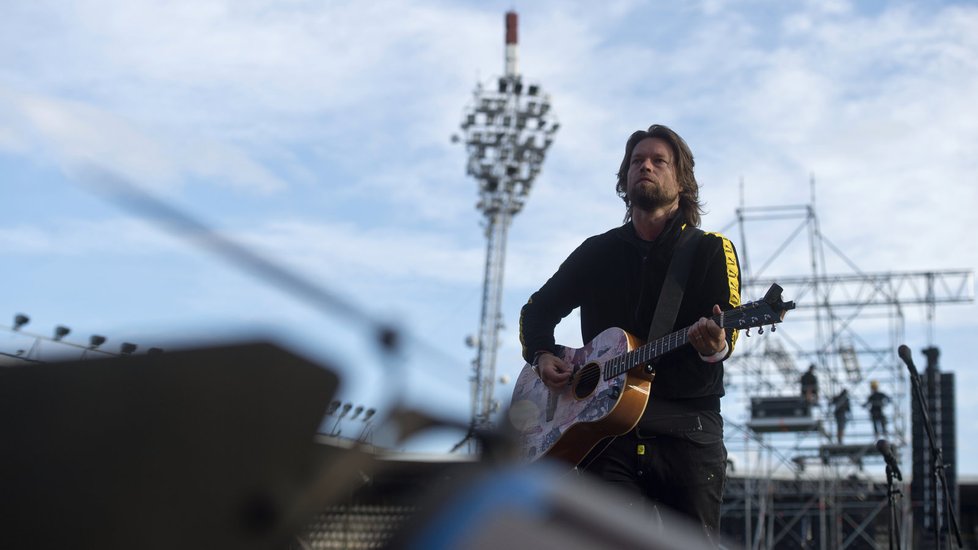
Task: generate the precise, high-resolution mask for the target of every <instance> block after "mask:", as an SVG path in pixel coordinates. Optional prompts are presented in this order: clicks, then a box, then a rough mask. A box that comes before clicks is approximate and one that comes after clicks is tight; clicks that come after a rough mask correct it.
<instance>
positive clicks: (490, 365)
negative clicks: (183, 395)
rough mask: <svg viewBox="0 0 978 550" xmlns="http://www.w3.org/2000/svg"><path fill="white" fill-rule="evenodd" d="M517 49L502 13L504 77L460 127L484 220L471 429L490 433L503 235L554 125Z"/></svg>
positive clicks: (479, 89) (476, 101)
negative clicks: (521, 70) (528, 79)
mask: <svg viewBox="0 0 978 550" xmlns="http://www.w3.org/2000/svg"><path fill="white" fill-rule="evenodd" d="M516 46H517V16H516V13H515V12H512V11H510V12H507V13H506V50H505V69H506V71H505V74H504V75H503V76H501V77H499V78H498V79H497V80H496V81H495V82H493V83H492V85H490V86H487V87H484V86H483V85H482V84H481V83H480V84H477V86H476V89H475V92H474V94H473V99H472V104H471V105H469V106H468V107H467V109H466V112H465V114H464V115H463V118H462V125H461V128H462V131H463V133H464V137H463V138H462V140H463V142H464V143H465V149H466V152H467V153H468V166H467V170H466V172H467V173H468V175H470V176H472V177H474V178H475V179H476V180H477V181H478V182H479V202H478V204H476V208H478V209H479V210H480V211H481V212H482V214H483V215H484V216H485V234H486V241H487V245H486V263H485V273H484V286H483V293H482V316H481V321H480V323H479V333H478V336H477V337H476V338H474V341H473V342H472V344H474V345H475V346H476V347H477V349H478V355H477V356H476V358H475V360H474V361H473V376H472V428H473V429H487V428H489V427H490V426H491V425H492V421H491V416H492V414H493V413H494V412H495V411H496V410H497V409H498V402H497V401H496V400H495V398H494V387H495V384H494V382H495V372H496V350H497V348H498V347H499V341H498V336H499V331H500V329H501V328H502V321H501V319H502V316H501V313H500V308H501V301H502V290H503V266H504V263H505V258H506V234H507V230H508V229H509V225H510V222H511V221H512V218H513V216H515V215H516V214H517V213H519V211H520V210H521V209H522V208H523V204H524V202H525V201H526V198H527V196H528V195H529V192H530V188H531V187H532V185H533V181H534V179H535V178H536V176H537V175H538V174H539V173H540V169H541V166H542V165H543V159H544V156H545V155H546V152H547V149H548V148H549V147H550V144H551V143H553V136H554V134H555V133H556V131H557V128H558V127H559V125H558V124H557V123H556V120H555V118H554V115H553V112H552V111H551V109H550V97H549V96H548V95H547V94H545V93H543V92H542V90H541V88H540V86H539V85H537V84H533V83H528V82H524V80H523V77H522V76H521V75H520V73H519V71H518V69H517V55H516V54H517V50H516Z"/></svg>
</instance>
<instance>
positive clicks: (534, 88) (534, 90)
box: [527, 84, 540, 95]
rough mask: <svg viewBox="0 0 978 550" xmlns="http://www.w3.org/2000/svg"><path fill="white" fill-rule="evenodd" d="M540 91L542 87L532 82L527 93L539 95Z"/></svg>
mask: <svg viewBox="0 0 978 550" xmlns="http://www.w3.org/2000/svg"><path fill="white" fill-rule="evenodd" d="M539 91H540V87H539V86H537V85H536V84H530V87H529V88H528V89H527V93H528V94H530V95H537V92H539Z"/></svg>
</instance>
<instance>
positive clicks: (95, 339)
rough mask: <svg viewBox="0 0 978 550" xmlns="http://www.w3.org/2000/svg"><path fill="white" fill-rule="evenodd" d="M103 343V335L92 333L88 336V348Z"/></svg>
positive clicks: (93, 347)
mask: <svg viewBox="0 0 978 550" xmlns="http://www.w3.org/2000/svg"><path fill="white" fill-rule="evenodd" d="M104 343H105V336H102V335H101V334H93V335H91V336H90V337H89V338H88V349H95V348H97V347H99V346H101V345H102V344H104Z"/></svg>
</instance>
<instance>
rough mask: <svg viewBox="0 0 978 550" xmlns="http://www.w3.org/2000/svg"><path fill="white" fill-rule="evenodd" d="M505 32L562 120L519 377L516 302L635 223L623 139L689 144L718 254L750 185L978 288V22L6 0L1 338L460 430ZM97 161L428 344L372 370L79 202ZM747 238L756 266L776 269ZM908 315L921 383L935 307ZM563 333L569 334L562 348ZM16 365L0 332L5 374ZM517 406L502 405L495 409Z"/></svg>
mask: <svg viewBox="0 0 978 550" xmlns="http://www.w3.org/2000/svg"><path fill="white" fill-rule="evenodd" d="M511 8H515V9H516V10H517V11H518V12H519V14H520V45H519V56H520V57H519V68H520V72H521V73H522V74H523V75H524V77H525V78H527V79H529V80H532V81H536V82H539V83H540V84H541V85H542V87H543V88H544V90H545V91H547V92H548V93H550V94H551V98H552V103H553V109H554V111H555V113H556V115H557V117H558V119H559V121H560V124H561V129H560V131H559V132H558V134H557V135H556V140H555V143H554V145H553V147H552V148H551V150H550V152H549V154H548V156H547V159H546V162H545V164H544V170H543V173H542V174H541V175H540V177H539V178H538V180H537V181H536V183H535V186H534V188H533V190H532V192H531V195H530V198H529V200H528V202H527V205H526V207H525V209H524V210H523V212H521V213H520V214H519V216H518V217H517V218H516V219H515V221H514V223H513V226H512V229H511V231H510V241H509V247H508V255H507V262H506V268H507V269H506V289H505V294H504V299H503V307H504V322H505V324H506V329H505V331H504V332H503V333H502V334H501V341H502V346H501V349H500V352H499V360H500V363H499V365H498V366H497V371H498V373H499V374H500V375H509V376H510V377H511V378H512V377H514V376H515V375H516V374H517V373H518V371H519V368H520V367H521V366H522V362H521V360H520V358H519V346H518V342H517V335H516V327H517V320H518V311H519V307H520V306H521V305H522V304H523V303H524V302H525V300H526V298H527V297H528V296H529V294H530V293H531V292H532V291H533V290H535V289H536V288H537V287H539V285H541V284H542V283H543V282H544V281H545V280H546V278H547V277H548V276H549V275H550V274H551V273H552V272H553V270H554V269H555V268H556V267H557V265H558V264H559V262H560V261H561V260H562V259H563V258H564V257H565V256H566V255H567V253H568V252H569V251H570V250H572V249H573V247H575V246H576V245H577V244H579V243H580V241H582V240H583V239H584V238H586V237H587V236H589V235H592V234H595V233H598V232H602V231H604V230H606V229H608V228H610V227H612V226H614V225H617V224H618V223H620V221H621V217H622V214H623V212H622V204H621V202H620V200H619V199H618V198H617V197H616V196H615V194H614V191H613V188H614V183H613V182H614V172H615V171H616V170H617V166H618V163H619V162H620V157H621V154H622V150H623V144H624V140H625V138H626V137H627V136H628V135H629V134H630V133H631V132H632V131H634V130H636V129H639V128H643V127H646V126H648V125H649V124H651V123H653V122H657V123H664V124H667V125H670V126H672V127H673V128H674V129H676V130H677V131H678V132H679V133H680V134H682V135H683V136H684V137H685V138H686V139H687V141H688V142H689V143H690V145H691V147H692V149H693V151H694V153H695V155H696V160H697V175H698V179H699V181H700V183H701V186H702V196H703V197H704V198H705V200H706V202H707V208H708V214H707V215H706V216H705V217H704V223H703V225H704V227H705V228H707V229H720V228H723V227H730V224H731V222H732V221H733V220H734V219H735V218H734V209H735V208H736V206H737V205H738V204H739V201H740V196H741V195H740V189H739V182H741V181H743V182H744V186H743V188H744V193H743V194H744V200H745V203H746V204H747V205H748V206H764V205H783V204H808V203H809V202H810V201H811V195H810V187H809V181H810V179H811V178H812V177H813V176H814V178H815V181H816V201H817V208H818V214H819V223H820V230H821V231H822V233H823V234H824V235H825V236H826V237H827V238H829V239H830V240H831V242H832V243H833V244H834V245H836V246H837V247H838V248H839V249H841V250H842V251H844V252H845V254H846V256H847V257H848V258H850V259H852V260H853V261H854V262H855V263H856V264H858V267H859V268H860V269H861V270H863V271H865V272H883V271H920V270H942V269H974V266H975V265H976V264H978V248H976V247H974V246H973V245H972V244H971V242H970V241H971V238H970V235H972V234H973V231H974V230H973V226H974V222H975V221H976V216H975V214H974V208H975V206H976V205H978V190H976V187H978V186H976V185H975V182H974V178H975V174H976V173H978V156H976V155H975V153H974V148H975V144H976V143H978V107H976V106H975V101H974V98H975V97H978V66H976V61H975V60H976V59H978V38H976V37H975V35H974V32H973V30H974V29H975V28H978V7H975V6H974V5H973V4H969V3H953V2H948V3H943V2H887V3H882V2H874V3H865V2H846V1H829V2H824V1H819V2H815V1H813V2H797V3H790V4H787V3H783V2H777V1H773V0H771V1H762V0H758V1H745V2H725V1H720V0H712V1H700V2H684V3H669V2H643V1H614V0H612V1H608V2H602V3H600V10H599V9H598V4H595V3H593V2H583V1H572V2H566V1H556V0H554V1H541V2H532V3H531V2H447V1H423V0H422V1H412V2H406V1H403V0H401V1H397V0H378V1H374V2H329V3H322V2H306V1H300V0H293V1H283V2H263V1H258V0H253V1H248V2H231V1H228V0H195V1H193V2H189V1H188V2H183V1H178V2H171V1H167V2H163V1H137V2H110V1H99V0H91V1H85V0H78V1H71V2H53V1H38V2H30V3H10V2H8V3H5V4H4V5H3V6H2V7H0V173H2V174H3V183H2V187H0V190H2V191H0V198H2V202H3V205H4V206H5V208H4V209H3V211H4V216H3V218H2V219H0V253H2V255H3V258H4V269H3V270H2V274H0V282H2V283H3V288H4V289H5V290H6V291H5V292H3V293H0V319H2V318H3V316H4V315H10V316H11V317H12V316H13V314H14V313H17V312H24V313H27V314H29V315H30V316H31V317H32V323H31V325H29V326H28V327H25V329H29V330H32V331H35V332H36V333H39V334H49V333H50V331H51V330H52V329H53V327H54V326H55V325H56V324H66V325H68V326H70V327H72V329H73V331H74V332H73V334H72V335H70V336H69V337H68V340H69V341H74V342H77V343H84V342H86V341H87V335H89V334H92V333H99V334H104V335H106V336H108V337H109V342H108V344H107V346H108V347H109V348H110V349H117V346H118V344H119V343H121V342H123V341H132V342H135V343H138V344H139V345H140V347H141V349H145V348H148V347H150V346H160V347H164V348H165V347H168V346H169V347H174V346H177V345H182V344H185V343H189V342H200V341H214V340H221V339H227V338H240V337H242V335H248V334H271V335H273V336H274V337H275V338H278V339H280V340H281V341H283V342H285V343H287V345H289V346H292V347H294V349H297V350H300V351H301V352H302V353H304V354H307V355H309V356H311V357H314V358H315V359H317V360H319V361H322V362H323V363H324V364H330V365H332V366H333V367H334V368H336V369H337V370H338V371H340V372H341V373H342V374H343V378H344V388H343V392H344V393H343V397H344V399H346V400H351V401H354V402H356V403H364V404H366V405H368V406H383V404H384V403H385V402H387V400H388V399H390V398H391V395H393V394H394V393H396V392H403V395H404V396H405V399H407V400H408V401H409V402H411V403H414V404H416V405H417V406H421V407H424V408H426V409H428V410H431V411H434V412H437V413H438V414H444V415H448V416H452V417H455V418H458V419H461V420H463V421H464V420H465V419H467V417H468V414H469V408H470V402H469V399H470V386H469V381H468V378H469V376H470V374H471V371H470V363H471V360H472V359H473V357H474V350H472V349H470V348H467V347H466V346H465V345H464V340H465V336H466V335H468V334H472V333H475V332H476V330H477V326H478V318H479V307H480V299H481V286H482V272H483V269H482V268H483V265H482V264H483V258H484V254H485V251H484V245H485V243H484V237H483V232H482V228H481V221H482V220H481V215H480V214H479V213H478V212H477V211H476V210H475V203H476V200H477V194H476V184H475V182H474V181H472V180H471V179H469V178H467V177H466V176H465V152H464V150H463V149H462V147H461V146H459V145H455V144H452V143H451V140H450V137H451V135H452V134H455V133H458V131H459V130H458V124H459V122H460V120H461V116H462V113H463V111H464V109H465V107H466V104H467V102H468V100H469V99H470V97H471V94H472V90H473V88H474V87H475V84H476V82H479V81H488V80H489V79H491V78H492V77H494V76H497V75H499V74H500V73H501V72H502V70H503V14H504V12H505V11H506V10H508V9H511ZM89 163H94V164H96V165H99V166H102V167H104V168H106V169H108V170H111V171H113V172H115V173H118V174H120V175H121V176H123V177H125V178H128V179H129V180H130V181H133V182H136V183H138V185H140V186H141V187H142V188H143V189H144V190H146V191H147V192H149V193H151V194H153V195H154V196H157V197H160V198H161V199H162V200H164V201H166V202H167V203H170V204H173V205H175V206H176V207H178V208H180V209H182V210H184V211H186V212H188V213H190V214H191V215H192V216H194V217H196V218H198V219H200V220H202V221H204V222H205V223H207V224H208V225H210V226H212V227H214V228H215V229H216V230H218V231H220V232H221V233H222V234H223V235H226V236H228V237H229V238H231V239H234V240H235V241H236V242H240V243H243V244H245V245H247V246H248V247H250V248H252V249H253V250H255V251H257V252H259V253H260V254H262V255H263V256H265V257H266V258H268V259H270V260H272V261H274V262H276V263H278V264H281V265H282V266H284V267H286V268H288V269H289V270H293V271H294V272H296V273H299V274H301V275H302V276H303V277H306V278H308V279H309V280H311V281H314V282H315V283H316V284H318V285H321V286H322V287H323V288H325V289H328V290H329V291H330V292H332V293H335V294H337V295H339V296H341V297H342V298H343V299H344V300H346V301H347V302H349V303H350V304H354V305H355V306H356V307H357V308H358V309H360V310H362V311H364V312H366V313H368V314H369V315H371V316H373V317H376V318H379V319H383V320H387V321H390V322H393V323H395V324H396V325H397V326H399V327H401V328H402V329H403V330H404V331H405V332H406V333H408V334H410V335H411V336H410V338H409V342H410V343H409V344H408V345H407V347H406V349H405V354H404V356H403V357H400V358H398V359H397V360H396V361H393V362H389V363H385V361H384V360H383V358H382V357H381V356H380V355H379V354H378V353H376V352H375V351H373V349H372V347H371V343H370V341H369V337H368V336H367V335H365V334H364V332H363V331H362V330H360V328H359V327H358V326H357V325H356V324H354V323H351V322H349V320H348V319H345V318H344V317H342V316H339V315H335V314H324V313H323V312H322V311H320V310H318V309H316V308H314V307H311V306H310V305H309V304H308V303H303V300H298V299H296V298H295V297H293V296H292V295H290V293H289V292H287V291H284V290H283V289H281V288H276V287H275V286H274V285H271V284H269V282H268V281H263V280H260V279H258V278H255V277H253V276H251V275H248V274H246V273H243V272H242V271H241V270H240V269H238V268H236V267H235V266H232V265H229V264H228V263H226V262H224V261H222V260H221V259H220V258H216V257H214V256H213V255H211V254H209V253H207V252H206V251H204V250H202V249H200V248H199V247H196V246H195V245H193V244H191V243H189V242H187V241H186V240H183V239H181V238H179V237H178V236H175V235H173V234H170V233H168V232H167V231H165V230H164V229H162V228H161V227H160V226H159V225H157V224H155V223H153V222H152V221H150V220H147V219H145V218H144V217H142V216H140V215H139V214H137V213H135V212H132V211H128V210H125V209H122V208H119V206H118V205H117V204H115V203H113V202H111V201H107V200H106V199H105V196H103V195H100V194H99V193H97V192H95V191H94V190H93V188H92V187H91V186H90V185H88V184H86V183H85V181H84V179H83V178H79V177H78V176H77V174H78V167H79V166H82V165H85V164H89ZM731 231H732V230H731ZM731 237H733V238H734V241H735V243H736V244H738V246H739V245H740V243H739V242H738V239H739V235H734V234H731ZM756 238H757V239H758V241H757V242H756V243H755V242H754V241H753V240H752V241H751V245H752V247H753V248H754V250H758V251H760V250H763V249H765V247H766V248H771V247H772V246H775V245H776V244H777V243H778V242H780V238H779V237H778V236H777V235H776V234H772V235H770V237H765V236H764V235H763V234H758V235H756ZM804 246H805V245H804V244H801V245H798V246H795V247H794V248H795V249H801V248H804ZM804 258H805V256H804V254H800V253H799V252H798V251H797V250H795V253H794V255H793V256H791V257H787V256H786V258H785V260H784V261H783V262H779V263H778V264H777V265H776V267H773V268H771V270H770V271H771V272H770V273H768V275H777V274H782V275H793V274H794V275H797V274H800V275H804V274H806V273H808V272H810V268H809V267H808V265H807V264H806V263H805V259H804ZM832 267H833V268H835V267H838V268H839V269H842V268H843V267H845V266H841V267H840V265H839V264H836V265H834V266H832ZM806 270H808V271H806ZM830 271H831V269H830ZM971 292H972V294H973V289H971ZM789 297H790V296H789ZM975 313H976V308H975V306H974V304H970V305H947V306H941V307H939V308H938V309H937V318H936V320H935V323H934V325H933V333H934V342H933V343H934V344H936V345H938V346H939V347H941V349H942V352H943V355H942V366H943V368H944V369H945V370H952V371H954V372H956V373H957V376H958V384H959V386H958V402H959V410H958V413H959V441H960V449H959V457H960V458H961V473H963V474H967V475H978V460H975V459H971V458H968V457H974V456H978V443H976V441H978V428H975V427H974V426H971V425H969V423H968V422H967V421H966V419H968V418H972V417H974V415H975V414H978V404H976V403H975V402H974V400H973V399H972V398H971V397H970V395H969V394H968V392H967V391H966V390H967V388H970V387H973V386H974V384H976V383H978V377H976V376H975V374H974V373H973V372H972V371H973V369H971V365H970V359H971V357H972V356H973V353H972V351H971V346H972V344H973V335H974V334H975V332H976V323H978V321H975V319H976V318H978V316H976V315H975ZM904 314H905V322H906V326H905V333H906V343H907V344H908V345H910V347H911V348H912V349H914V350H915V352H918V360H917V362H918V364H923V358H922V356H920V355H919V349H920V348H922V347H924V346H925V345H927V343H928V342H927V341H926V338H927V336H926V334H927V330H926V325H925V322H924V317H923V310H922V309H921V308H916V307H915V308H908V310H907V311H905V312H904ZM572 321H573V319H569V322H568V323H564V324H562V325H561V327H560V328H559V331H558V333H559V335H560V339H561V341H563V342H565V343H568V344H571V345H574V344H579V340H580V336H579V334H578V333H577V328H576V326H574V324H573V322H572ZM789 321H790V318H789ZM867 330H868V331H869V332H870V333H874V334H879V333H885V332H886V327H885V326H882V325H880V324H877V325H875V326H871V327H869V328H868V329H867ZM797 338H799V339H801V340H804V336H801V335H799V336H797ZM29 345H30V342H29V341H28V342H27V343H26V344H25V342H24V339H23V338H20V337H18V336H16V335H11V334H9V333H0V351H5V352H10V351H11V350H15V349H18V348H22V347H25V346H29ZM42 351H43V353H45V354H51V355H50V357H53V356H54V355H56V354H57V353H58V352H59V350H58V349H57V348H56V347H55V346H47V347H45V348H43V350H42ZM62 351H63V350H62ZM48 357H49V356H48V355H46V356H45V358H48ZM390 363H393V364H390ZM730 379H731V381H732V382H733V385H736V378H735V375H734V374H733V373H731V375H730ZM509 391H511V390H510V388H509V387H508V386H499V387H498V388H497V394H498V395H499V397H500V400H501V401H503V402H505V401H506V399H507V397H508V392H509ZM725 403H730V405H727V404H725V414H726V415H727V416H728V418H730V419H731V420H734V421H736V420H738V419H742V417H743V415H744V411H743V410H742V408H738V407H739V405H738V403H739V402H738V401H736V400H733V401H732V402H731V398H728V399H727V400H726V401H725Z"/></svg>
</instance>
